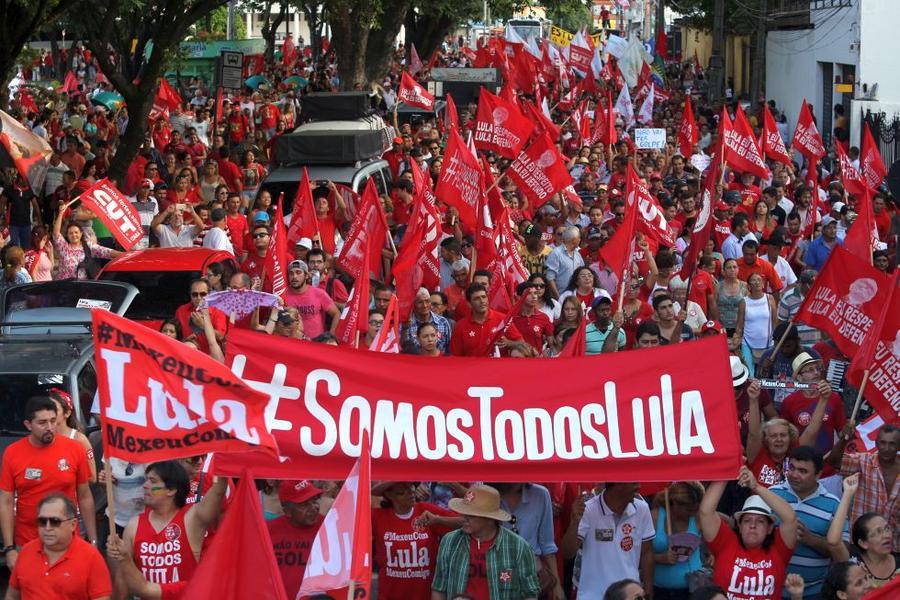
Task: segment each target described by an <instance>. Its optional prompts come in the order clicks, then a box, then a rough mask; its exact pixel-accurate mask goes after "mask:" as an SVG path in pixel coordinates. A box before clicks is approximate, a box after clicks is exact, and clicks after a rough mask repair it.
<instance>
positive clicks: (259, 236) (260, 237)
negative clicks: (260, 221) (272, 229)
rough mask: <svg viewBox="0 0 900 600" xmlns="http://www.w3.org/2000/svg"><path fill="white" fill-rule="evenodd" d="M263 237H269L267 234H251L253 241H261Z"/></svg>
mask: <svg viewBox="0 0 900 600" xmlns="http://www.w3.org/2000/svg"><path fill="white" fill-rule="evenodd" d="M264 237H269V234H268V233H254V234H253V239H254V240H259V239H262V238H264Z"/></svg>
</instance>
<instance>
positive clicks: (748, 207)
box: [728, 183, 762, 215]
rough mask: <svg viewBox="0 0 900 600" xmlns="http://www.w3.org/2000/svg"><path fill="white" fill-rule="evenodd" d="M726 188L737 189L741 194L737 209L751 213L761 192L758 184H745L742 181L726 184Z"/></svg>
mask: <svg viewBox="0 0 900 600" xmlns="http://www.w3.org/2000/svg"><path fill="white" fill-rule="evenodd" d="M728 189H729V190H734V191H737V192H738V193H740V195H741V203H740V205H739V206H738V210H740V211H742V212H745V213H747V214H748V215H752V214H753V207H754V206H755V205H756V202H757V201H758V200H759V199H760V198H761V197H762V192H761V191H760V190H759V186H757V185H748V186H745V185H744V184H743V183H732V184H730V185H729V186H728Z"/></svg>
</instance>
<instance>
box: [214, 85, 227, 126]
mask: <svg viewBox="0 0 900 600" xmlns="http://www.w3.org/2000/svg"><path fill="white" fill-rule="evenodd" d="M223 101H224V90H223V89H222V88H219V89H218V90H216V122H215V124H216V125H218V124H219V123H221V122H222V121H223V119H224V118H225V115H223V114H222V111H223V110H224V109H225V107H224V104H223Z"/></svg>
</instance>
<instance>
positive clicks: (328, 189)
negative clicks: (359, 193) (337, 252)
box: [313, 181, 347, 255]
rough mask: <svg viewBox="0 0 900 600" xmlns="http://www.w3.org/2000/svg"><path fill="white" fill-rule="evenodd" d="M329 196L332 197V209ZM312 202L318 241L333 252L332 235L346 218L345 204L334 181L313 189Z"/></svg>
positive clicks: (333, 242)
mask: <svg viewBox="0 0 900 600" xmlns="http://www.w3.org/2000/svg"><path fill="white" fill-rule="evenodd" d="M329 198H334V210H332V209H331V202H330V200H329ZM313 204H314V205H315V207H316V220H317V221H318V223H319V240H318V241H319V242H320V244H321V247H322V249H323V250H325V252H327V253H328V254H332V255H333V254H334V249H335V241H334V235H335V233H336V232H337V230H338V227H340V225H341V223H342V222H343V221H344V219H346V218H347V205H346V204H345V203H344V197H343V196H342V195H341V193H340V192H339V191H338V189H337V187H336V186H335V185H334V182H332V181H329V182H327V183H326V184H325V185H319V186H318V187H316V188H314V189H313Z"/></svg>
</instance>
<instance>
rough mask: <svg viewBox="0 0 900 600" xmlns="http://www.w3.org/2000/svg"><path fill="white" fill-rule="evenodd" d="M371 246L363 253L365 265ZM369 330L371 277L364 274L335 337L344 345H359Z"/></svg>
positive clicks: (357, 282) (357, 280)
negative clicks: (359, 341) (358, 341)
mask: <svg viewBox="0 0 900 600" xmlns="http://www.w3.org/2000/svg"><path fill="white" fill-rule="evenodd" d="M369 253H370V250H369V244H368V243H366V246H365V252H364V253H363V264H368V262H369ZM368 330H369V277H368V273H364V274H363V275H362V276H361V277H358V278H357V279H356V285H354V286H353V291H352V292H350V300H349V301H348V302H347V306H345V307H344V311H343V313H342V314H341V320H340V322H339V323H338V326H337V330H336V331H335V337H337V339H338V340H339V341H340V342H342V343H344V344H353V345H354V346H356V345H358V344H357V340H358V339H359V337H360V336H365V334H366V332H367V331H368Z"/></svg>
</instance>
